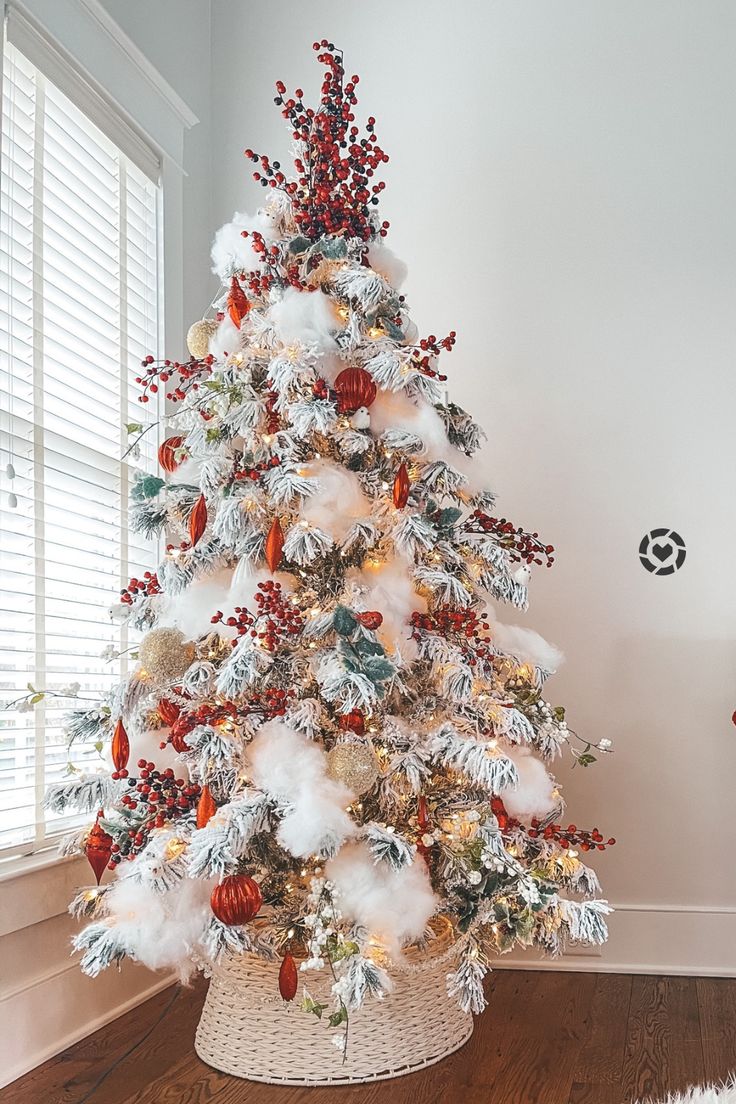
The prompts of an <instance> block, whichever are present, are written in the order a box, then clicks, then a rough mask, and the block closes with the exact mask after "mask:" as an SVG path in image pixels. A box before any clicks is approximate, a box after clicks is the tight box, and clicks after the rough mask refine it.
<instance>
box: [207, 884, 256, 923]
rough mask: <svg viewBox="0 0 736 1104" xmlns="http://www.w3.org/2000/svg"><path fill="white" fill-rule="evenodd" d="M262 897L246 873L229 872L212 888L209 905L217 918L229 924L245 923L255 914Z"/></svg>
mask: <svg viewBox="0 0 736 1104" xmlns="http://www.w3.org/2000/svg"><path fill="white" fill-rule="evenodd" d="M262 904H263V898H262V896H261V891H260V889H259V886H258V882H254V881H253V879H252V878H249V877H248V875H247V874H230V875H229V876H228V877H227V878H223V879H222V881H221V882H220V884H219V885H216V886H215V888H214V889H213V890H212V895H211V897H210V906H211V908H212V911H213V912H214V914H215V916H216V917H217V919H218V920H220V921H221V922H222V923H223V924H228V925H229V926H231V927H233V926H237V925H240V924H247V923H248V921H249V920H252V919H253V917H254V916H255V915H256V913H257V912H258V910H259V909H260V907H261V905H262Z"/></svg>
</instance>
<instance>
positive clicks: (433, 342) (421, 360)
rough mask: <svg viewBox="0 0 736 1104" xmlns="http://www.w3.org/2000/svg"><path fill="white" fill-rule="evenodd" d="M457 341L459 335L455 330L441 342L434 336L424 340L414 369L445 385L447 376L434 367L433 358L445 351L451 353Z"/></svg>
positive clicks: (418, 348) (420, 344) (415, 359)
mask: <svg viewBox="0 0 736 1104" xmlns="http://www.w3.org/2000/svg"><path fill="white" fill-rule="evenodd" d="M456 340H457V334H456V333H455V331H454V330H450V332H449V334H448V335H447V337H443V338H442V340H441V341H438V340H437V338H436V337H435V336H434V334H430V335H429V337H425V338H422V340H421V341H420V342H419V344H418V345H417V348H416V351H415V353H414V357H413V364H414V367H415V368H418V369H419V371H420V372H421V373H422V374H423V375H425V376H430V377H431V378H432V379H437V380H439V381H440V383H444V382H445V380H446V379H447V376H446V375H444V374H443V373H442V372H438V371H437V370H436V369H435V368H433V367H432V358H433V357H437V356H439V355H440V353H441V352H442V351H443V349H444V350H445V351H447V352H448V353H451V352H452V350H453V348H454V345H455V341H456Z"/></svg>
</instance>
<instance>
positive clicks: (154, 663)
mask: <svg viewBox="0 0 736 1104" xmlns="http://www.w3.org/2000/svg"><path fill="white" fill-rule="evenodd" d="M195 655H196V648H195V647H194V644H193V643H192V641H191V640H187V639H186V637H185V636H184V633H183V632H180V631H179V629H151V631H150V632H149V633H146V635H145V636H144V637H143V640H141V643H140V646H139V648H138V658H139V659H140V661H141V666H142V667H143V670H144V671H145V673H146V674H147V675H150V677H151V678H152V679H155V680H156V681H157V682H171V681H173V680H174V679H178V678H181V676H182V675H183V674H185V673H186V671H188V670H189V668H190V666H191V664H192V661H193V660H194V657H195Z"/></svg>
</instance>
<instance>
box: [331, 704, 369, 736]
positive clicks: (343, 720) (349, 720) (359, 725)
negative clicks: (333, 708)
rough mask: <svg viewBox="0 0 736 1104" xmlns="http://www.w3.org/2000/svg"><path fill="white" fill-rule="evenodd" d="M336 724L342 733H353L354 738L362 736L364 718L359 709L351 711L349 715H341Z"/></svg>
mask: <svg viewBox="0 0 736 1104" xmlns="http://www.w3.org/2000/svg"><path fill="white" fill-rule="evenodd" d="M337 723H338V726H339V727H340V728H341V729H342V731H343V732H354V733H355V735H356V736H362V735H363V733H364V732H365V716H364V715H363V713H362V712H361V711H360V709H351V710H350V712H349V713H341V714H340V716H339V717H338V720H337Z"/></svg>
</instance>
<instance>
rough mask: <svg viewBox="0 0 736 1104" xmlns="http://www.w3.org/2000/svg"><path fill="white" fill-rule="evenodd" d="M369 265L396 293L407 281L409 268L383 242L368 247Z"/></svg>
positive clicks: (373, 243)
mask: <svg viewBox="0 0 736 1104" xmlns="http://www.w3.org/2000/svg"><path fill="white" fill-rule="evenodd" d="M368 263H369V265H370V266H371V268H372V269H373V270H374V271H375V272H377V273H378V274H379V276H383V278H384V280H385V281H386V282H387V283H388V284H390V285H391V287H392V288H394V290H395V291H398V290H399V289H400V288H401V286H402V284H403V283H404V280H405V279H406V273H407V268H406V265H405V264H404V262H403V261H402V260H401V258H400V257H397V256H396V254H395V253H394V251H393V249H389V247H388V246H387V245H384V244H383V242H378V241H376V242H372V243H371V245H370V246H369V247H368Z"/></svg>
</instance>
